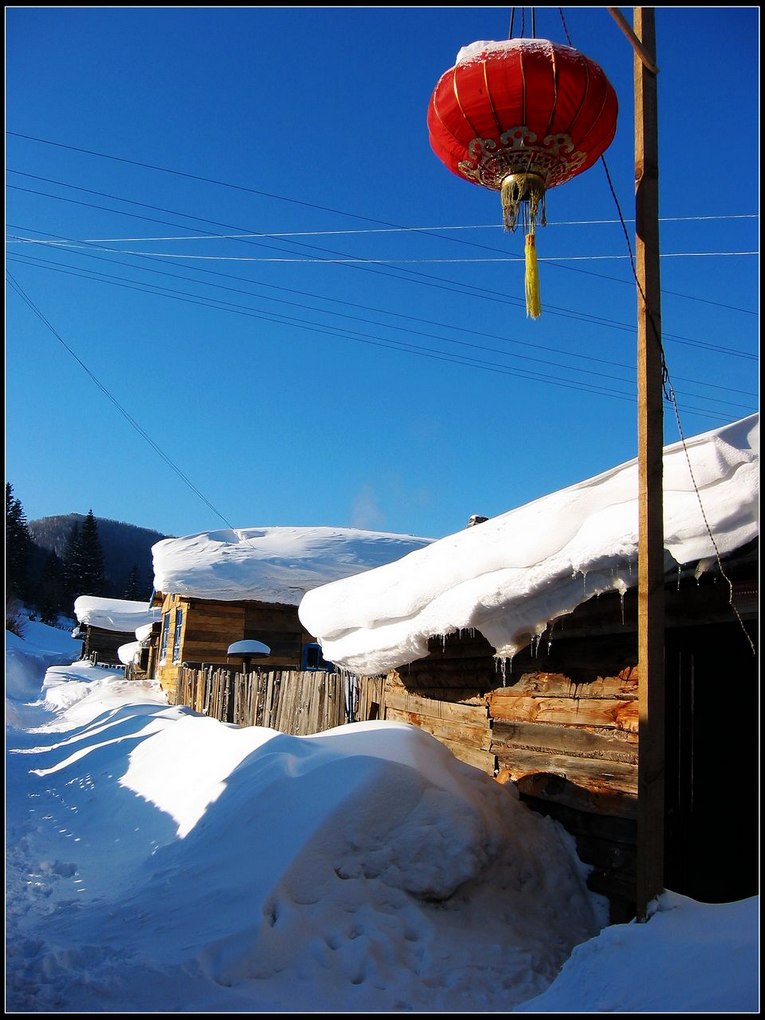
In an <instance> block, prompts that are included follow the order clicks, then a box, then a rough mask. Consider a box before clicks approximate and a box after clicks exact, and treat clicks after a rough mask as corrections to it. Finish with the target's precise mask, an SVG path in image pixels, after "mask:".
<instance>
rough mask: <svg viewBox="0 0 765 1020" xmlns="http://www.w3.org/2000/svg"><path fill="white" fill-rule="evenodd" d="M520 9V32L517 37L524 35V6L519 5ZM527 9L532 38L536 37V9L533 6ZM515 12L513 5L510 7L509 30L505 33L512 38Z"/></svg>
mask: <svg viewBox="0 0 765 1020" xmlns="http://www.w3.org/2000/svg"><path fill="white" fill-rule="evenodd" d="M520 11H521V34H520V36H519V38H520V39H523V38H524V36H525V35H526V8H525V7H521V8H520ZM529 11H530V12H531V38H532V39H536V37H537V15H536V9H535V8H534V7H529ZM515 12H516V8H515V7H511V8H510V30H509V32H508V34H507V38H508V39H512V38H513V25H514V24H515Z"/></svg>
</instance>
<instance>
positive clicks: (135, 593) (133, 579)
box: [125, 563, 141, 602]
mask: <svg viewBox="0 0 765 1020" xmlns="http://www.w3.org/2000/svg"><path fill="white" fill-rule="evenodd" d="M125 598H126V599H127V600H128V601H129V602H140V600H141V587H140V584H139V582H138V567H137V566H136V565H135V563H134V564H133V566H132V567H131V568H130V576H129V577H128V580H127V585H126V586H125Z"/></svg>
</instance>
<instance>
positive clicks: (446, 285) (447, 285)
mask: <svg viewBox="0 0 765 1020" xmlns="http://www.w3.org/2000/svg"><path fill="white" fill-rule="evenodd" d="M125 215H129V214H125ZM9 226H10V227H11V228H12V229H22V230H23V229H32V228H27V227H19V226H17V225H15V224H9ZM58 239H59V240H71V239H69V238H61V237H59V238H58ZM88 247H89V248H92V249H93V250H95V251H100V250H101V248H100V247H99V246H98V245H96V244H91V245H88ZM67 250H72V249H67ZM75 254H78V255H80V256H85V257H88V258H99V256H95V255H90V254H89V253H86V252H83V251H75ZM116 254H121V253H119V252H117V253H116ZM142 257H143V258H146V259H147V260H148V261H151V260H152V259H153V256H152V255H146V256H142ZM104 261H113V260H109V259H105V260H104ZM117 264H120V263H117ZM138 268H139V269H140V268H142V267H138ZM189 268H191V269H193V268H194V267H189ZM352 268H360V269H362V270H365V271H369V272H373V273H377V274H378V275H386V276H387V275H390V274H387V273H381V271H380V270H376V269H373V268H370V269H368V270H367V269H366V267H364V266H353V267H352ZM147 271H148V270H147ZM153 271H154V272H157V273H158V274H159V275H168V276H174V277H175V278H177V279H187V277H183V276H180V277H179V276H177V274H173V273H168V272H167V271H165V270H153ZM195 271H196V272H203V273H204V274H205V275H207V276H219V277H222V278H224V279H232V280H236V281H237V282H242V281H241V278H240V277H237V276H230V275H229V274H226V273H216V272H215V271H213V270H195ZM409 275H414V276H417V277H422V280H415V281H414V282H417V283H420V284H421V285H423V286H429V287H436V288H439V289H444V290H448V291H449V292H450V293H453V292H454V288H455V287H461V288H462V290H461V291H460V293H463V294H465V293H466V294H467V295H468V296H474V297H475V296H478V297H481V298H482V299H483V300H491V301H499V302H500V303H506V304H513V305H520V304H521V302H520V301H519V300H518V299H515V298H512V297H509V296H507V295H499V294H495V293H494V292H492V291H488V290H486V289H485V288H480V287H475V286H471V285H463V284H461V283H455V282H453V281H448V280H446V281H440V279H439V278H438V277H433V276H427V275H424V274H420V273H415V274H409ZM409 275H408V276H407V277H405V278H404V279H406V280H408V279H409ZM393 278H394V279H396V280H399V279H401V278H400V277H393ZM255 285H256V286H258V287H263V288H267V289H269V290H279V291H285V292H287V293H290V294H299V295H301V296H309V297H311V298H317V299H320V300H322V301H328V302H332V303H334V304H341V305H348V306H350V307H355V308H362V309H364V310H365V311H374V312H375V313H379V314H383V315H391V316H395V317H396V318H403V319H407V320H410V321H416V322H425V323H427V324H429V325H433V324H434V323H433V322H432V320H426V319H419V318H416V317H414V316H408V315H404V314H402V313H399V312H393V311H390V310H388V309H381V308H369V307H368V306H365V305H358V304H355V303H353V302H348V301H346V300H343V301H341V300H339V299H337V298H330V297H327V296H326V295H323V294H312V293H310V292H306V291H299V290H297V289H296V288H289V287H280V286H278V285H275V284H265V283H260V282H256V283H255ZM468 287H470V290H468V289H467V288H468ZM471 291H472V292H473V293H472V294H471ZM270 300H278V299H276V298H273V299H270ZM547 311H548V313H549V314H551V315H559V316H563V317H567V318H573V319H577V320H579V321H585V322H588V323H598V324H600V325H603V326H606V327H607V328H609V329H619V330H623V331H627V332H630V333H634V332H635V326H634V325H628V324H625V323H617V322H615V321H614V320H609V319H604V318H601V317H597V316H593V315H582V314H580V313H574V312H566V311H564V310H561V309H558V308H556V307H555V306H552V307H550V306H548V309H547ZM435 325H438V326H441V327H442V328H452V327H450V326H446V325H445V324H444V323H435ZM470 332H473V333H476V334H477V331H475V330H470ZM477 335H483V336H491V334H485V333H483V334H477ZM664 338H665V340H670V341H672V342H675V343H681V344H686V345H690V346H696V347H699V348H700V349H703V350H708V351H715V352H718V353H723V354H726V355H732V356H734V357H741V358H751V359H752V360H754V359H755V358H756V355H754V354H750V353H749V352H746V351H739V350H736V349H735V348H730V347H724V346H722V345H717V344H710V343H707V342H705V341H702V340H692V339H689V338H687V337H680V336H678V335H676V334H668V333H665V334H664ZM495 339H501V340H503V342H507V343H514V344H522V345H523V346H527V347H531V348H533V349H539V350H551V351H554V352H556V353H563V354H567V355H568V356H570V357H587V356H586V355H578V354H570V352H567V351H562V350H560V349H556V348H550V347H546V346H545V345H543V344H538V343H527V342H524V341H520V340H510V339H508V338H507V337H495ZM588 360H594V361H600V362H602V363H603V364H614V363H613V362H608V361H605V359H600V358H588ZM621 367H627V366H621Z"/></svg>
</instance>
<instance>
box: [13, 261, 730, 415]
mask: <svg viewBox="0 0 765 1020" xmlns="http://www.w3.org/2000/svg"><path fill="white" fill-rule="evenodd" d="M15 261H18V259H15ZM21 264H23V265H40V263H39V262H34V261H26V262H22V263H21ZM42 268H47V267H46V266H45V265H44V264H43V265H42ZM55 268H56V269H57V270H58V271H60V272H65V273H69V274H72V275H76V276H84V277H85V278H88V279H92V278H96V279H98V277H99V276H101V277H103V282H107V283H112V284H114V285H116V286H122V287H125V288H127V289H135V290H138V291H139V292H141V293H149V294H155V295H158V296H162V297H170V298H173V299H175V300H181V301H185V302H187V303H191V304H200V305H202V306H204V307H211V308H217V309H219V310H223V311H230V312H235V313H237V314H242V315H247V316H250V317H252V318H257V319H263V320H265V321H267V322H275V323H279V324H282V325H290V326H297V327H298V328H300V329H305V330H308V331H312V332H318V333H321V334H324V335H329V336H332V337H335V338H340V339H346V340H352V341H354V342H360V343H366V344H370V345H372V346H378V347H387V348H389V349H392V350H399V351H404V352H408V353H412V354H416V355H419V356H422V357H430V358H433V359H435V360H440V361H447V362H452V363H456V364H465V365H468V366H470V367H473V368H480V369H483V370H485V371H493V372H496V373H498V374H502V375H512V376H518V377H520V378H526V379H532V380H535V381H540V382H544V383H546V384H550V385H555V386H563V387H565V388H568V389H576V390H580V391H584V392H590V393H595V394H597V395H600V396H611V397H615V398H617V399H622V400H629V401H630V402H634V396H631V395H629V394H625V393H619V392H618V391H615V390H613V389H610V390H609V389H605V388H604V387H601V386H597V385H592V384H589V383H585V382H581V381H576V380H567V381H566V380H562V379H556V378H553V377H551V376H549V375H542V374H540V373H536V372H529V371H526V370H523V369H518V368H512V367H510V366H504V365H499V364H497V363H496V362H488V361H485V360H481V359H478V358H475V357H466V356H458V355H454V354H450V353H448V352H446V351H434V350H433V349H432V348H424V347H421V346H418V345H415V344H406V343H400V342H398V341H395V340H390V339H386V338H383V337H379V336H370V335H369V334H359V333H356V332H354V331H352V330H347V329H345V328H342V327H329V326H324V325H321V324H318V323H308V322H306V320H303V319H296V318H294V317H292V316H285V315H281V314H280V313H273V312H272V313H267V312H264V311H263V310H254V309H250V308H246V307H242V306H239V305H234V304H233V303H231V302H224V301H219V300H218V299H212V300H211V299H206V298H202V297H201V296H191V295H188V294H184V293H182V292H177V291H171V290H170V289H169V288H158V287H155V286H149V285H147V284H143V283H140V282H136V281H131V282H125V281H124V280H120V279H119V278H113V277H112V278H110V277H108V276H105V275H104V274H97V275H96V276H94V274H89V273H82V272H79V271H77V270H72V269H65V268H60V267H55ZM333 314H334V313H333ZM386 328H391V327H386ZM435 339H443V340H446V342H449V343H455V344H459V345H461V346H466V347H472V348H475V349H479V350H489V351H491V352H492V353H496V354H501V353H502V352H501V351H497V350H496V349H495V348H480V347H479V346H478V345H475V344H468V343H466V342H464V341H459V340H450V339H449V338H435ZM510 356H511V357H517V358H522V357H523V356H522V355H510ZM526 360H531V361H536V360H539V359H534V358H529V359H526ZM552 364H553V366H554V367H558V368H564V369H566V370H567V371H583V370H581V369H575V368H573V367H572V366H564V365H559V364H555V363H552ZM590 374H591V375H598V374H602V373H593V372H590ZM604 378H607V379H610V380H612V381H615V382H630V380H626V379H618V378H617V377H615V376H608V375H605V376H604ZM702 385H703V384H702ZM702 399H704V400H707V401H712V402H713V403H722V404H727V405H728V406H731V407H739V408H748V405H743V404H736V403H735V402H733V401H729V400H728V401H724V400H717V399H715V398H713V397H706V396H703V397H702ZM686 410H688V411H690V412H693V413H697V414H701V415H702V416H706V417H712V418H715V419H716V420H725V419H723V418H722V415H721V414H720V413H719V412H718V413H715V412H711V411H709V410H708V409H701V408H696V407H689V408H687V409H686Z"/></svg>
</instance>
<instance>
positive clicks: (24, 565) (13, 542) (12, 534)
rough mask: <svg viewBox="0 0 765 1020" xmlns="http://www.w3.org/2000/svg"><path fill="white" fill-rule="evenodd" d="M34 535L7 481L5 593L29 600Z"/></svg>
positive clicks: (7, 596)
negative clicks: (31, 533)
mask: <svg viewBox="0 0 765 1020" xmlns="http://www.w3.org/2000/svg"><path fill="white" fill-rule="evenodd" d="M32 546H33V543H32V536H31V535H30V533H29V525H28V524H27V518H26V514H25V513H24V508H23V507H22V505H21V502H20V501H19V500H18V499H16V497H15V496H14V495H13V486H12V485H11V484H10V482H6V483H5V595H6V599H7V598H18V599H20V600H22V601H27V599H28V598H29V568H30V563H31V558H32Z"/></svg>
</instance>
